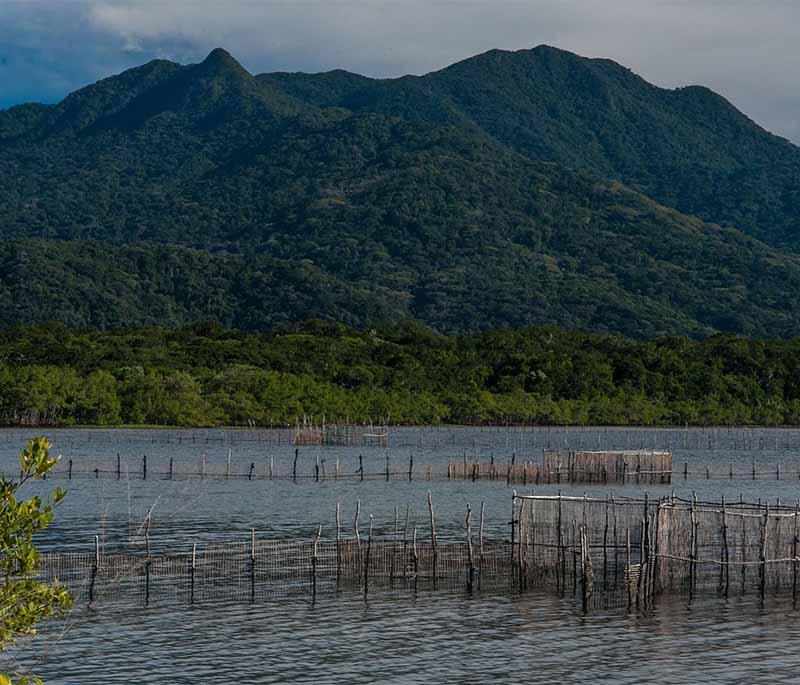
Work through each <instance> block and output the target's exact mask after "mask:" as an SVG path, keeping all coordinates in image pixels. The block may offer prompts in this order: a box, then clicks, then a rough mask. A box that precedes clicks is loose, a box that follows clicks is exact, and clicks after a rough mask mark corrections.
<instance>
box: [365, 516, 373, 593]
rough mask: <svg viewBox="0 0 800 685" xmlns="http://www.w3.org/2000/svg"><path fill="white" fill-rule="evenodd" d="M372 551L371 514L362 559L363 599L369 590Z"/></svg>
mask: <svg viewBox="0 0 800 685" xmlns="http://www.w3.org/2000/svg"><path fill="white" fill-rule="evenodd" d="M371 550H372V514H370V515H369V537H367V554H366V555H365V557H364V598H366V596H367V591H368V590H369V556H370V551H371Z"/></svg>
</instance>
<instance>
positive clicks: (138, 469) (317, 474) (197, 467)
mask: <svg viewBox="0 0 800 685" xmlns="http://www.w3.org/2000/svg"><path fill="white" fill-rule="evenodd" d="M575 454H583V455H586V454H594V453H587V452H582V453H575ZM609 454H617V455H619V454H621V453H619V452H613V453H609ZM625 454H629V455H635V454H642V455H646V454H648V453H646V452H641V453H637V452H630V453H625ZM653 454H655V455H666V454H668V453H664V452H655V453H653ZM643 458H644V457H643ZM659 458H663V459H664V460H667V459H668V457H666V456H664V457H659ZM638 461H639V460H638V459H636V460H635V461H634V459H631V457H628V464H630V465H631V466H632V467H631V468H629V467H628V466H625V465H623V467H622V468H618V469H611V470H609V469H608V468H605V469H604V468H603V467H602V466H601V467H598V468H590V469H584V468H577V466H576V464H578V463H579V462H578V461H577V457H576V460H573V461H572V462H566V463H564V462H562V465H561V466H560V467H559V466H554V467H545V466H544V464H542V463H537V462H534V461H532V460H520V459H517V457H516V455H512V456H511V457H509V458H507V459H505V460H499V459H495V458H494V457H489V458H488V459H483V460H481V459H477V458H475V457H469V456H467V455H466V454H465V455H463V456H462V457H461V458H455V459H453V458H451V459H449V460H448V461H447V462H446V463H438V464H430V463H420V462H419V460H418V459H416V458H415V456H414V454H413V453H411V454H409V456H408V458H407V460H405V459H399V458H398V457H397V456H394V457H390V455H389V454H388V453H387V454H386V455H376V454H375V453H372V454H369V455H368V456H366V457H365V456H364V455H359V456H358V457H357V458H355V461H354V462H353V460H352V459H351V460H350V461H347V462H345V461H344V460H343V459H340V458H339V457H335V456H334V457H328V458H325V457H324V453H322V452H320V451H316V452H315V453H313V454H311V455H309V454H308V453H305V454H303V455H302V458H300V448H296V449H295V451H294V455H293V456H288V457H284V458H283V459H282V460H281V461H279V460H278V459H276V458H275V457H274V456H271V457H266V458H264V459H262V460H259V461H258V462H255V461H253V462H250V463H249V464H248V463H241V462H234V461H233V460H232V450H229V451H228V459H227V461H219V460H216V461H209V460H208V459H207V458H206V456H205V455H202V456H200V457H199V458H197V459H194V460H186V459H183V460H176V459H173V458H172V457H170V458H168V459H166V458H161V459H160V460H158V461H155V460H154V459H153V458H152V457H148V456H147V455H142V456H141V457H134V458H132V459H131V458H126V459H123V458H122V457H121V456H120V455H119V454H118V455H117V456H116V458H111V459H107V458H103V459H90V458H82V457H81V458H71V457H70V458H65V459H62V460H61V462H60V463H59V464H58V465H57V466H56V468H55V469H53V471H52V472H51V473H50V474H49V475H48V478H57V479H68V480H71V479H73V478H95V479H99V478H110V479H116V480H122V479H130V478H136V479H144V480H147V479H148V478H151V479H161V480H185V479H194V478H197V479H209V480H222V479H225V480H227V479H238V480H252V481H257V480H294V481H309V480H313V481H317V482H320V481H328V480H361V481H365V480H386V481H389V480H407V481H412V480H425V481H432V480H472V481H483V480H488V481H497V482H504V483H506V484H508V485H517V484H519V485H548V484H570V483H589V484H609V485H614V484H618V485H623V484H629V485H630V484H641V485H667V484H669V483H671V482H674V481H675V480H684V481H686V480H778V481H784V480H794V481H800V461H797V462H793V463H784V464H781V463H773V464H765V463H759V462H751V463H749V464H744V463H738V464H737V463H729V464H714V465H697V464H693V465H690V463H689V462H688V461H684V462H683V463H681V464H678V465H676V466H675V468H674V470H671V471H670V470H668V469H665V468H660V467H657V468H644V467H643V466H642V465H640V464H639V463H638ZM637 466H638V468H637ZM662 466H663V465H662ZM0 475H3V476H10V477H14V476H15V475H18V474H14V473H3V472H0Z"/></svg>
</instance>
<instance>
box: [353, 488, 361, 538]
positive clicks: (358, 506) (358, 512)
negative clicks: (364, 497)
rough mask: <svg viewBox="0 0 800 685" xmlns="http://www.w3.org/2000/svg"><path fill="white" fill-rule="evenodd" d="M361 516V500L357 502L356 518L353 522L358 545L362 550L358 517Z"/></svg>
mask: <svg viewBox="0 0 800 685" xmlns="http://www.w3.org/2000/svg"><path fill="white" fill-rule="evenodd" d="M360 515H361V500H360V499H357V500H356V516H355V519H354V520H353V532H354V533H355V535H356V545H357V546H358V547H359V548H360V547H361V536H360V535H359V533H358V517H359V516H360Z"/></svg>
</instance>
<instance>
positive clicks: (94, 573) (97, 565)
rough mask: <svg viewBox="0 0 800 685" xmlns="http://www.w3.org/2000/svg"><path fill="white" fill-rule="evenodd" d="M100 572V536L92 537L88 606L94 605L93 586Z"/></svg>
mask: <svg viewBox="0 0 800 685" xmlns="http://www.w3.org/2000/svg"><path fill="white" fill-rule="evenodd" d="M99 570H100V536H99V535H95V536H94V564H93V565H92V579H91V582H90V583H89V604H92V603H94V584H95V581H96V580H97V574H98V572H99Z"/></svg>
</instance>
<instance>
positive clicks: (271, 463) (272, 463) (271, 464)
mask: <svg viewBox="0 0 800 685" xmlns="http://www.w3.org/2000/svg"><path fill="white" fill-rule="evenodd" d="M274 470H275V457H274V456H270V458H269V479H270V480H272V476H273V473H274Z"/></svg>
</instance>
